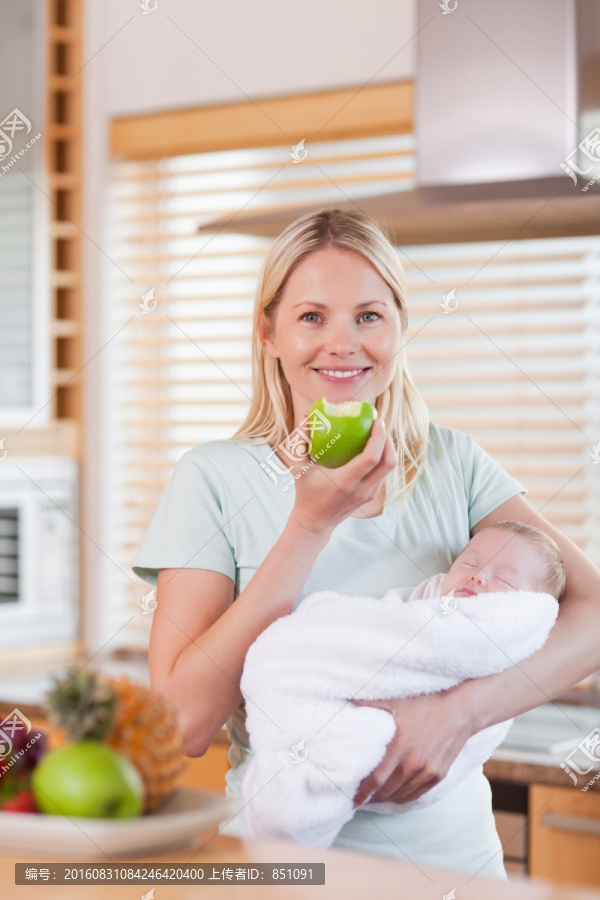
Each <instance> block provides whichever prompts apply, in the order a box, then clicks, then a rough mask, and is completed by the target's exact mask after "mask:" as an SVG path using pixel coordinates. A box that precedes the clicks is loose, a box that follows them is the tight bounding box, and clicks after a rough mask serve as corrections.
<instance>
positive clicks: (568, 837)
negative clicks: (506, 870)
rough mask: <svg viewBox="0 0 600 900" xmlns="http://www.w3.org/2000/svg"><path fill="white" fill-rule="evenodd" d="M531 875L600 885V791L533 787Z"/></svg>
mask: <svg viewBox="0 0 600 900" xmlns="http://www.w3.org/2000/svg"><path fill="white" fill-rule="evenodd" d="M529 874H530V875H532V876H535V877H538V878H547V879H549V880H551V881H559V882H563V883H569V882H570V883H571V884H587V885H594V886H595V887H599V886H600V792H599V791H590V792H589V793H583V792H582V791H580V790H576V789H575V788H564V787H555V786H553V785H546V784H532V785H530V787H529Z"/></svg>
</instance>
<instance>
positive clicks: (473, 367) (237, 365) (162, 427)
mask: <svg viewBox="0 0 600 900" xmlns="http://www.w3.org/2000/svg"><path fill="white" fill-rule="evenodd" d="M307 150H308V156H307V158H306V159H305V160H303V161H302V163H301V164H300V165H296V164H293V163H292V162H291V160H290V158H289V156H288V151H287V149H286V148H281V147H274V148H268V147H266V148H260V149H252V150H242V151H240V150H235V151H227V152H219V153H204V154H197V155H186V156H179V157H170V158H167V159H161V160H155V161H154V160H153V161H143V162H114V163H113V166H112V172H111V196H110V221H109V231H110V235H111V247H110V253H109V255H110V257H111V259H112V260H113V262H114V263H115V265H113V266H111V267H110V273H111V274H110V279H109V283H108V293H107V303H106V316H105V335H104V340H105V341H107V342H108V343H107V346H106V352H105V353H103V354H102V357H103V362H104V375H103V378H104V387H105V390H104V396H105V397H106V401H107V402H106V408H105V416H106V419H105V421H106V422H107V428H106V429H105V447H104V452H103V458H104V460H105V466H106V478H105V479H104V482H105V484H106V486H107V491H106V502H105V510H104V528H103V542H102V548H103V550H104V552H105V554H106V562H105V563H104V568H103V573H104V576H103V577H104V584H103V591H102V596H103V603H104V605H105V616H104V629H105V638H106V639H107V640H108V639H111V641H112V644H111V646H113V647H115V646H118V645H120V644H123V645H128V646H131V645H135V646H141V647H146V646H147V641H148V635H149V629H150V624H151V619H152V616H151V615H150V614H149V613H147V612H145V611H144V608H143V606H144V602H143V598H144V596H146V597H147V595H148V592H149V591H150V587H149V585H147V584H146V583H145V582H141V581H140V580H139V579H137V578H136V577H135V576H134V575H133V573H132V572H131V564H132V561H133V558H134V556H135V553H136V551H137V549H138V547H139V545H140V543H141V541H142V539H143V537H144V534H145V532H146V529H147V526H148V523H149V521H150V519H151V517H152V514H153V512H154V509H155V508H156V504H157V503H158V500H159V498H160V495H161V493H162V491H163V489H164V486H165V485H166V483H167V481H168V478H169V476H170V473H171V472H172V470H173V467H174V465H175V464H176V462H177V460H178V459H179V458H180V457H181V455H182V454H183V453H184V452H185V451H186V450H188V449H189V448H190V447H192V446H194V445H195V444H197V443H201V442H204V441H208V440H213V439H221V438H229V437H231V435H232V434H233V433H234V432H235V430H236V429H237V428H238V427H239V425H240V424H241V422H242V421H243V420H244V418H245V416H246V413H247V411H248V409H249V405H250V400H249V398H250V380H251V353H250V350H251V343H250V339H251V325H252V311H253V304H254V294H255V290H256V284H257V278H258V274H259V270H260V267H261V265H262V261H263V259H264V256H265V255H266V253H267V251H268V248H269V247H270V245H271V239H266V238H259V237H255V236H249V235H242V234H228V233H212V234H211V233H210V232H209V233H204V234H202V235H198V234H197V228H198V226H199V225H200V224H205V223H209V222H210V221H212V220H213V219H217V218H220V217H222V216H224V215H227V214H228V213H231V215H232V216H234V215H235V213H236V212H237V211H238V210H240V209H242V208H244V209H246V210H250V209H251V210H252V211H254V212H265V211H268V210H275V209H278V208H288V207H290V206H294V205H296V204H297V205H298V206H304V205H305V204H308V203H312V202H314V204H315V206H317V205H320V204H321V203H325V202H326V203H330V202H344V201H346V200H347V199H348V198H349V197H350V198H352V199H354V200H355V201H356V202H357V203H358V204H359V205H360V198H361V197H365V196H367V195H372V194H373V193H375V192H382V193H383V192H389V191H392V190H402V189H411V188H413V187H414V186H415V178H414V171H415V157H414V138H413V137H412V136H411V135H402V136H391V137H390V136H386V137H379V138H371V139H361V140H354V141H338V142H328V143H323V144H316V143H315V144H311V145H309V147H308V148H307ZM398 253H399V256H400V260H401V262H402V265H403V268H404V271H405V274H406V281H407V287H408V310H409V328H408V332H407V335H406V343H407V354H408V360H409V366H410V369H411V372H412V374H413V377H414V378H415V380H416V383H417V385H418V387H419V389H420V390H421V392H422V394H423V396H424V398H425V400H426V402H427V404H428V406H429V410H430V414H431V418H432V419H433V420H434V421H436V422H438V423H439V424H442V425H448V426H451V427H455V428H458V429H460V430H463V431H466V432H467V433H469V434H470V435H471V436H472V437H473V438H474V439H475V440H476V441H477V442H478V443H479V444H481V446H482V447H484V449H486V450H487V451H488V452H489V453H491V454H492V455H493V456H494V458H495V459H496V460H497V461H498V462H499V463H500V464H501V465H503V466H504V467H505V468H506V469H507V470H508V471H509V472H510V473H511V474H513V475H514V476H515V477H517V478H519V479H520V480H521V481H522V482H523V483H524V484H525V486H526V487H528V488H529V494H528V499H529V500H530V501H531V502H532V504H533V505H534V506H535V507H536V509H539V510H540V511H541V512H542V514H543V515H545V516H547V518H548V519H550V521H552V522H553V524H555V525H556V526H557V527H558V528H559V529H561V530H562V531H564V533H565V534H567V535H568V536H569V537H571V539H572V540H574V541H575V542H576V543H577V544H579V546H581V547H582V549H584V551H585V552H587V553H589V554H590V555H591V556H592V558H594V559H595V561H596V562H597V563H598V562H600V553H599V552H598V537H597V535H598V534H599V530H598V528H597V526H598V524H600V523H598V513H597V512H596V510H597V509H598V499H600V498H599V497H598V493H599V492H598V487H597V485H598V480H599V478H600V472H598V468H600V466H598V467H595V466H594V463H593V461H592V459H591V458H590V451H591V450H592V444H595V443H597V442H598V441H600V431H599V424H600V416H599V415H598V397H599V396H600V392H599V390H598V386H599V378H600V376H599V372H598V359H599V358H600V354H599V352H598V351H599V349H600V348H599V343H600V340H599V335H600V329H599V323H598V315H599V314H598V308H599V306H600V304H599V303H598V300H599V299H600V298H599V297H598V294H599V291H600V278H599V274H600V237H592V238H590V237H585V238H583V237H582V238H569V239H556V240H544V241H512V242H509V243H506V244H504V245H502V244H500V243H471V244H456V245H451V244H443V245H436V246H433V245H430V246H419V247H415V246H411V247H408V248H405V249H403V248H398ZM452 291H454V293H453V294H452V293H451V292H452ZM143 297H145V298H146V299H145V300H143V299H142V298H143ZM444 298H446V299H445V300H444ZM442 303H445V308H446V311H445V310H444V308H442V306H441V304H442ZM140 304H142V305H141V306H140ZM145 605H146V607H147V606H148V605H150V607H151V606H152V604H151V603H149V600H148V599H147V600H146V604H145ZM126 623H127V624H126ZM117 631H118V635H117V636H116V637H114V635H115V633H116V632H117Z"/></svg>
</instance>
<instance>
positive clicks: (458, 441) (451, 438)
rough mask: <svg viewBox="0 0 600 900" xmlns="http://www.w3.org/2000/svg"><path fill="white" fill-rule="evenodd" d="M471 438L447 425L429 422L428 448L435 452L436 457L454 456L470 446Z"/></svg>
mask: <svg viewBox="0 0 600 900" xmlns="http://www.w3.org/2000/svg"><path fill="white" fill-rule="evenodd" d="M473 443H474V442H473V438H472V437H470V435H468V434H466V433H465V432H464V431H459V429H458V428H451V427H450V426H449V425H440V424H439V423H438V422H432V421H430V422H429V447H430V449H431V450H433V451H434V454H435V453H436V451H437V455H439V454H440V453H442V454H450V455H456V454H457V453H461V452H463V451H464V449H465V447H467V446H468V445H472V444H473Z"/></svg>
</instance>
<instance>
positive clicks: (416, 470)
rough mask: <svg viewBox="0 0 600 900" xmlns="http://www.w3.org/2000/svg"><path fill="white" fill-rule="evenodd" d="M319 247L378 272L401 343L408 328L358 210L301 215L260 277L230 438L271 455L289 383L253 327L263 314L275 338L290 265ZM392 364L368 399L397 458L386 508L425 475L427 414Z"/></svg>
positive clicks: (379, 246) (371, 228)
mask: <svg viewBox="0 0 600 900" xmlns="http://www.w3.org/2000/svg"><path fill="white" fill-rule="evenodd" d="M325 247H334V248H338V249H340V250H349V251H352V252H354V253H357V254H360V255H361V256H363V257H365V259H367V260H368V261H369V262H370V263H371V264H372V265H373V266H374V267H375V269H377V271H378V272H379V274H380V275H381V277H382V278H383V279H384V281H385V282H386V283H387V284H388V285H389V287H390V288H391V290H392V291H393V294H394V298H395V301H396V305H397V307H398V312H399V315H400V321H401V326H402V337H403V338H404V335H405V333H406V327H407V324H408V316H407V310H406V301H405V295H406V285H405V280H404V273H403V271H402V266H401V264H400V260H399V259H398V255H397V253H396V251H395V249H394V247H393V245H392V244H391V243H390V241H389V240H388V239H387V237H386V236H385V235H384V234H383V232H382V231H381V229H380V227H379V225H378V224H377V223H376V222H375V221H374V220H373V219H371V218H370V217H369V216H368V215H366V214H365V213H363V212H354V211H346V210H340V209H328V208H325V209H318V210H316V211H314V212H310V213H307V214H306V215H303V216H300V218H298V219H296V220H295V221H294V222H292V223H291V224H290V225H288V227H287V228H286V229H285V230H284V231H283V232H282V233H281V234H280V235H279V237H278V238H277V239H276V241H275V243H274V244H273V245H272V247H271V249H270V251H269V253H268V254H267V257H266V259H265V261H264V263H263V266H262V269H261V272H260V275H259V281H258V286H257V291H256V300H255V305H254V316H253V323H252V397H251V401H252V405H251V407H250V411H249V412H248V415H247V416H246V420H245V421H244V422H243V424H242V425H241V426H240V428H239V429H238V430H237V431H236V433H235V434H234V435H233V437H232V438H231V440H234V441H236V440H237V441H239V442H240V443H244V442H250V441H252V442H253V443H267V444H269V445H270V446H271V447H273V448H274V449H275V448H277V447H278V446H279V445H280V444H281V443H282V442H283V441H284V440H285V439H286V438H287V437H288V436H289V435H290V433H291V431H293V429H294V427H295V425H294V409H293V403H292V396H291V392H290V387H289V384H288V382H287V379H286V378H285V376H284V374H283V371H282V369H281V364H280V360H279V359H277V358H274V357H272V356H271V355H270V354H269V353H268V352H267V350H266V349H265V347H263V345H262V343H261V340H260V336H259V332H258V324H259V320H260V316H261V312H262V315H263V317H264V318H263V321H264V328H265V332H266V333H267V334H269V335H272V334H273V333H274V326H275V316H276V313H277V308H278V306H279V302H280V299H281V295H282V292H283V289H284V287H285V285H286V282H287V279H288V278H289V276H290V275H291V273H292V271H293V270H294V267H295V266H296V265H297V264H298V263H299V262H300V260H302V259H304V258H305V257H306V256H308V255H309V254H310V253H314V252H315V251H317V250H322V249H323V248H325ZM397 360H398V363H397V367H396V370H395V372H394V377H393V379H392V381H391V383H390V384H389V386H388V387H387V388H386V389H385V391H383V392H382V393H381V394H380V395H379V396H378V397H377V399H376V401H375V408H376V410H377V413H378V415H379V416H381V417H382V418H383V420H384V422H385V425H386V428H387V430H388V432H389V434H390V435H391V438H392V441H393V443H394V447H395V449H396V452H397V454H398V465H397V466H396V468H395V469H394V470H393V471H392V472H391V473H390V474H389V475H388V477H387V479H386V488H387V490H386V503H387V500H388V498H389V499H392V498H393V499H397V500H398V501H400V502H405V501H406V499H407V497H408V496H409V493H410V492H411V490H412V488H413V486H414V484H415V482H416V480H417V478H418V476H419V475H420V473H421V471H422V470H423V468H425V467H427V469H428V470H429V471H430V472H431V469H430V466H429V462H428V459H427V450H428V432H429V412H428V410H427V406H426V404H425V401H424V400H423V398H422V397H421V395H420V394H419V392H418V391H417V389H416V387H415V385H414V383H413V381H412V378H411V377H410V374H409V372H408V366H407V362H406V358H405V353H404V347H403V346H402V348H401V349H400V351H399V353H398V355H397ZM315 399H316V398H315ZM243 439H247V440H246V441H245V440H243Z"/></svg>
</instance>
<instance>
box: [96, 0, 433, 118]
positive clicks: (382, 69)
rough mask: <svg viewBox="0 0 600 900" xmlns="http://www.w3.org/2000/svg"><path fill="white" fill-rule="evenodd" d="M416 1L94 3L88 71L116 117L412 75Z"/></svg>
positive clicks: (162, 0)
mask: <svg viewBox="0 0 600 900" xmlns="http://www.w3.org/2000/svg"><path fill="white" fill-rule="evenodd" d="M155 2H156V0H149V5H153V4H154V3H155ZM416 2H417V0H369V2H365V0H354V2H348V0H326V2H323V0H302V2H295V3H293V2H288V3H282V2H281V0H253V2H250V3H248V2H240V0H237V2H236V0H234V2H232V3H217V2H212V3H210V4H209V3H207V2H206V0H200V2H197V0H158V7H157V9H156V11H155V12H153V13H150V14H149V15H144V14H143V13H142V10H141V9H140V8H139V6H138V3H137V0H127V2H126V3H124V2H123V0H88V2H87V6H88V12H89V13H92V14H93V15H94V18H95V20H96V22H97V25H96V27H95V28H94V30H93V32H90V33H89V34H88V42H87V43H88V48H89V50H90V51H92V52H94V49H96V50H97V49H98V48H99V47H102V45H105V46H104V49H102V50H101V51H100V52H99V53H98V55H97V56H96V58H95V59H94V60H93V61H92V62H91V63H90V64H89V66H88V67H87V68H88V70H89V69H90V68H92V71H94V72H95V73H96V74H100V75H101V80H102V83H103V99H104V110H105V113H106V114H107V115H109V116H123V115H134V114H136V113H141V112H153V111H156V110H163V109H172V108H175V107H186V106H198V105H203V104H214V103H225V102H231V101H234V100H245V99H246V96H248V97H251V98H252V99H254V100H259V98H260V97H271V96H274V95H281V94H289V93H296V92H301V91H315V90H322V89H324V88H335V87H341V86H344V85H363V84H365V83H366V82H367V81H369V80H370V79H373V81H374V82H378V81H393V80H396V79H402V78H412V76H413V73H414V70H415V41H414V40H411V38H412V37H413V35H414V32H415V24H416ZM428 2H431V3H432V6H435V5H436V0H428ZM90 55H91V54H90ZM88 77H89V73H88Z"/></svg>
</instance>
